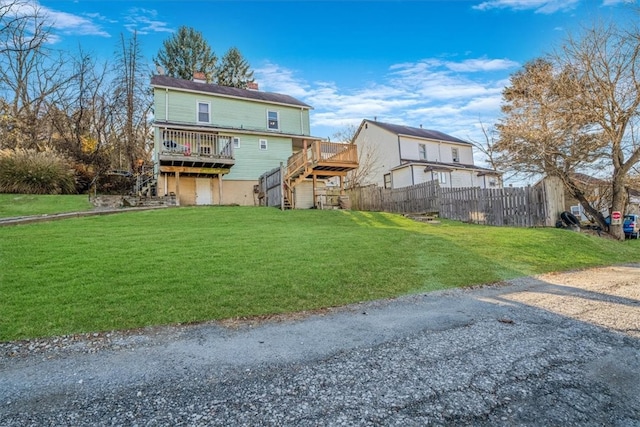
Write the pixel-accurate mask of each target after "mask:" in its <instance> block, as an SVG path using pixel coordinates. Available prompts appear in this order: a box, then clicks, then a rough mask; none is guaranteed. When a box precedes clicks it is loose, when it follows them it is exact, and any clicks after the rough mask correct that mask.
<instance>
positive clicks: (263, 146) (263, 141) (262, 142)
mask: <svg viewBox="0 0 640 427" xmlns="http://www.w3.org/2000/svg"><path fill="white" fill-rule="evenodd" d="M258 142H259V146H260V149H261V150H266V149H267V140H266V139H261V140H259V141H258Z"/></svg>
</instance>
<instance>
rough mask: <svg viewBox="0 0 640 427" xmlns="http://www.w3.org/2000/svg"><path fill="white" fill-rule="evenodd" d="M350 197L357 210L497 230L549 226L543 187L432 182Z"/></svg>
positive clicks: (364, 189) (372, 188)
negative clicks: (434, 216)
mask: <svg viewBox="0 0 640 427" xmlns="http://www.w3.org/2000/svg"><path fill="white" fill-rule="evenodd" d="M347 195H348V196H349V198H350V201H351V209H354V210H363V211H384V212H395V213H403V214H412V213H413V214H415V213H435V214H437V215H438V216H439V217H441V218H447V219H453V220H458V221H464V222H470V223H475V224H486V225H497V226H515V227H543V226H545V225H548V220H547V219H548V217H549V215H548V208H547V201H546V195H545V191H544V188H543V187H507V188H497V189H482V188H478V187H466V188H441V187H440V186H439V184H438V183H437V182H436V181H430V182H425V183H422V184H417V185H413V186H410V187H405V188H395V189H386V188H381V187H377V186H368V187H360V188H354V189H350V190H347Z"/></svg>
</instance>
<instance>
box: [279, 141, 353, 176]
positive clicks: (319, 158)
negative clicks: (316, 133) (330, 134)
mask: <svg viewBox="0 0 640 427" xmlns="http://www.w3.org/2000/svg"><path fill="white" fill-rule="evenodd" d="M357 167H358V151H357V147H356V145H354V144H337V143H332V142H324V141H314V142H313V143H312V144H311V146H309V147H307V146H306V145H305V147H304V148H303V149H302V150H301V151H299V152H297V153H295V154H294V155H293V156H291V157H290V158H289V160H288V162H287V171H286V176H285V179H287V180H295V179H299V178H301V179H305V178H308V177H311V176H315V177H316V178H318V179H326V178H331V177H333V176H345V175H346V174H347V173H348V172H349V171H352V170H354V169H356V168H357Z"/></svg>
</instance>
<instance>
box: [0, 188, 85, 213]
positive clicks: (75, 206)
mask: <svg viewBox="0 0 640 427" xmlns="http://www.w3.org/2000/svg"><path fill="white" fill-rule="evenodd" d="M92 208H93V205H91V203H90V202H89V198H88V196H87V195H81V194H74V195H43V194H0V218H11V217H16V216H26V215H42V214H53V213H65V212H81V211H88V210H90V209H92Z"/></svg>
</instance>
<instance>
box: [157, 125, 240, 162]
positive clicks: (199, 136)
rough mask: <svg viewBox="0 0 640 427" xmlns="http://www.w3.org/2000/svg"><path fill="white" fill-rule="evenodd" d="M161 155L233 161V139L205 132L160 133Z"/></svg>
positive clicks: (174, 131) (166, 131)
mask: <svg viewBox="0 0 640 427" xmlns="http://www.w3.org/2000/svg"><path fill="white" fill-rule="evenodd" d="M160 152H161V153H162V154H169V155H172V154H173V155H181V156H197V157H216V158H227V159H233V137H231V136H226V135H217V134H212V133H205V132H194V131H184V130H173V129H167V130H163V131H162V144H161V146H160Z"/></svg>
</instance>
